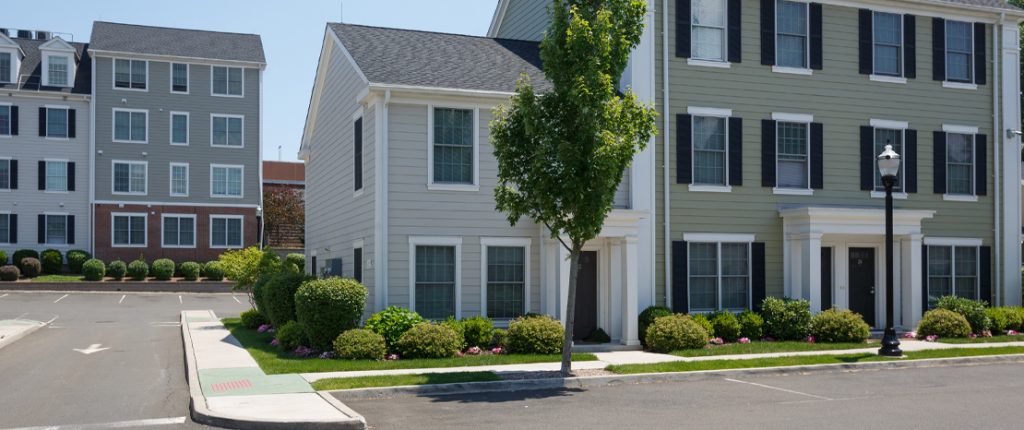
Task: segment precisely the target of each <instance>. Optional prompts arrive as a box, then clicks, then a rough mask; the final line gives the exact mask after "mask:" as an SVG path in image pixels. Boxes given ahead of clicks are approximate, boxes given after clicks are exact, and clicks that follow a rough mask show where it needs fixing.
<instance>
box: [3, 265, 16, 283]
mask: <svg viewBox="0 0 1024 430" xmlns="http://www.w3.org/2000/svg"><path fill="white" fill-rule="evenodd" d="M20 277H21V270H18V266H14V265H7V266H0V281H4V282H14V281H17V280H18V278H20Z"/></svg>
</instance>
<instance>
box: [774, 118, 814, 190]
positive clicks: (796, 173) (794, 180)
mask: <svg viewBox="0 0 1024 430" xmlns="http://www.w3.org/2000/svg"><path fill="white" fill-rule="evenodd" d="M777 127H778V167H777V169H778V170H777V175H778V177H777V181H778V183H777V185H776V186H777V187H779V188H795V189H808V188H809V186H808V185H809V179H808V176H809V175H810V171H809V170H808V160H809V158H810V156H809V153H808V148H809V146H810V145H808V133H807V129H808V125H807V124H804V123H797V122H781V121H780V122H779V123H778V126H777Z"/></svg>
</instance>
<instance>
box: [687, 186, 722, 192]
mask: <svg viewBox="0 0 1024 430" xmlns="http://www.w3.org/2000/svg"><path fill="white" fill-rule="evenodd" d="M688 190H689V191H690V192H691V193H731V192H732V186H730V185H704V184H690V185H689V187H688Z"/></svg>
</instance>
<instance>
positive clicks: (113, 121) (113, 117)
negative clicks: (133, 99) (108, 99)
mask: <svg viewBox="0 0 1024 430" xmlns="http://www.w3.org/2000/svg"><path fill="white" fill-rule="evenodd" d="M136 91H139V90H136ZM118 112H128V113H142V114H145V115H146V137H145V139H144V140H131V135H132V131H131V128H132V124H131V115H129V117H128V140H124V139H118V138H117V113H118ZM110 141H111V142H114V143H137V144H140V145H142V144H148V143H149V109H125V108H113V110H112V112H111V114H110Z"/></svg>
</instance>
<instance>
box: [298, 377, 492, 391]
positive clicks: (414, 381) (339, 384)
mask: <svg viewBox="0 0 1024 430" xmlns="http://www.w3.org/2000/svg"><path fill="white" fill-rule="evenodd" d="M500 380H501V377H500V376H498V375H497V374H496V373H494V372H458V373H428V374H424V375H388V376H360V377H356V378H330V379H321V380H319V381H316V382H314V383H313V389H315V390H317V391H324V390H350V389H353V388H368V387H397V386H400V385H429V384H454V383H458V382H490V381H500Z"/></svg>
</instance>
